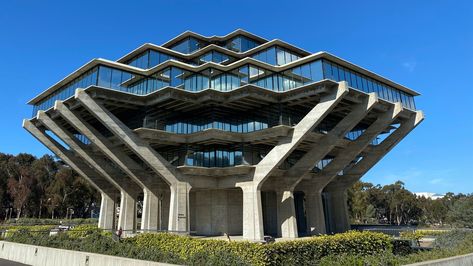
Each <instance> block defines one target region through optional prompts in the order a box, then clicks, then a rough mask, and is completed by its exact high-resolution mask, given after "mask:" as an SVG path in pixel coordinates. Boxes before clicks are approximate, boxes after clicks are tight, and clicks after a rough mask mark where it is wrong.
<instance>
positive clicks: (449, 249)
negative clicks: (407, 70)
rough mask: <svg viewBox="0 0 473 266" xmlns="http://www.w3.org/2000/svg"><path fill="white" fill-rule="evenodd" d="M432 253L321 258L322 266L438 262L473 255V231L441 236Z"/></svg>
mask: <svg viewBox="0 0 473 266" xmlns="http://www.w3.org/2000/svg"><path fill="white" fill-rule="evenodd" d="M433 246H434V248H433V250H431V251H419V252H415V253H411V254H393V253H392V252H381V253H379V254H377V255H367V256H363V255H353V254H343V255H330V256H326V257H323V258H321V260H320V262H319V265H321V266H332V265H333V266H337V265H340V266H342V265H343V266H345V265H347V266H351V265H360V266H378V265H393V266H395V265H405V264H411V263H416V262H422V261H428V260H436V259H442V258H447V257H453V256H458V255H464V254H468V253H473V231H471V230H452V231H450V232H445V233H443V234H440V235H439V236H438V237H437V239H436V240H435V242H434V245H433Z"/></svg>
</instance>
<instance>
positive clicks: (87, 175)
mask: <svg viewBox="0 0 473 266" xmlns="http://www.w3.org/2000/svg"><path fill="white" fill-rule="evenodd" d="M23 128H24V129H26V130H27V131H28V132H30V133H31V135H33V136H34V137H35V138H36V139H37V140H38V141H40V142H41V143H43V145H44V146H46V147H47V148H48V149H49V150H51V151H52V152H53V153H54V154H56V156H58V157H59V158H61V160H63V161H64V162H65V163H66V164H67V165H69V166H70V167H71V168H72V169H74V171H76V172H77V173H78V174H79V175H80V176H82V177H83V178H84V179H85V180H87V181H88V182H89V183H90V184H91V185H92V186H93V187H94V188H95V189H97V190H98V191H99V192H100V193H101V194H105V195H107V196H108V197H109V198H113V197H114V196H115V195H117V194H118V192H119V190H117V189H115V188H114V187H110V185H109V183H108V182H107V181H105V180H104V179H102V178H101V177H100V175H99V174H98V173H96V172H95V171H94V170H93V169H92V168H90V167H89V166H88V165H86V164H84V163H83V161H82V160H80V159H79V158H77V157H76V156H75V155H74V154H72V152H71V151H69V150H66V149H65V148H64V147H62V145H61V144H59V143H58V142H57V141H56V140H54V139H53V138H52V137H50V136H49V135H48V134H46V133H45V132H44V131H43V130H41V129H39V128H38V127H37V126H36V125H34V124H33V123H32V122H31V121H29V120H26V119H25V120H23Z"/></svg>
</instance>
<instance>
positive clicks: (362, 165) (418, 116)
mask: <svg viewBox="0 0 473 266" xmlns="http://www.w3.org/2000/svg"><path fill="white" fill-rule="evenodd" d="M423 120H424V113H423V112H422V111H416V112H415V113H414V114H413V115H412V116H411V117H410V118H409V119H407V120H406V121H402V122H401V124H400V126H399V128H397V129H396V130H395V131H394V132H392V133H391V134H390V135H389V136H388V137H387V138H386V139H384V140H383V141H382V142H381V143H380V144H378V145H376V146H371V147H367V148H366V153H365V154H366V156H364V157H363V159H361V161H359V162H358V163H357V164H355V165H354V166H352V167H351V168H349V169H346V170H345V172H344V173H343V175H342V176H339V177H337V178H336V179H335V180H334V181H333V182H331V183H330V184H329V185H328V186H327V188H329V189H332V187H333V188H337V187H345V188H349V187H350V186H352V185H353V183H355V182H356V181H357V180H359V179H360V178H361V177H362V176H363V175H364V174H365V173H366V172H368V171H369V170H370V169H371V168H372V167H373V166H374V165H375V164H377V163H378V162H379V161H380V160H381V159H382V158H383V157H384V156H385V155H386V154H387V153H388V152H389V151H391V150H392V149H393V148H394V147H395V146H396V145H397V144H398V143H399V142H400V141H401V140H402V139H404V138H405V137H406V136H407V135H408V134H409V133H410V132H411V131H412V130H413V129H414V128H415V127H417V126H418V125H419V124H420V123H421V122H422V121H423Z"/></svg>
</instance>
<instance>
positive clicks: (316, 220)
mask: <svg viewBox="0 0 473 266" xmlns="http://www.w3.org/2000/svg"><path fill="white" fill-rule="evenodd" d="M304 193H305V200H306V213H307V233H308V234H309V235H319V234H326V233H327V232H326V229H325V215H324V206H323V202H322V194H321V193H320V192H318V191H306V192H304Z"/></svg>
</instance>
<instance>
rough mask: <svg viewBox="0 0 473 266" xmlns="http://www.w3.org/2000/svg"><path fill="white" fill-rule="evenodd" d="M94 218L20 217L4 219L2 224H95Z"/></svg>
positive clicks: (96, 221)
mask: <svg viewBox="0 0 473 266" xmlns="http://www.w3.org/2000/svg"><path fill="white" fill-rule="evenodd" d="M97 223H98V219H96V218H74V219H39V218H20V219H9V220H7V221H5V223H4V224H3V225H4V226H7V225H60V224H74V225H79V224H97Z"/></svg>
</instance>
